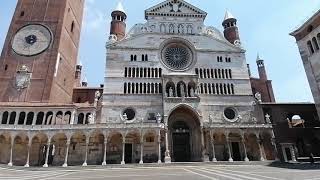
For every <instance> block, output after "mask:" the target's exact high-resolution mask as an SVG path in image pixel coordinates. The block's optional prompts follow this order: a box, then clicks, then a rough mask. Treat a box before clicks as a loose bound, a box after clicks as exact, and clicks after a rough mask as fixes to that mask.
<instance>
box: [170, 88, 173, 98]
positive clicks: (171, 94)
mask: <svg viewBox="0 0 320 180" xmlns="http://www.w3.org/2000/svg"><path fill="white" fill-rule="evenodd" d="M169 97H174V96H173V88H172V87H170V88H169Z"/></svg>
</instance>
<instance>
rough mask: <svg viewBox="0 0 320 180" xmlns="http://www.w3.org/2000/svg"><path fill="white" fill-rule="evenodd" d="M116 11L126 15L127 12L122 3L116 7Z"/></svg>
mask: <svg viewBox="0 0 320 180" xmlns="http://www.w3.org/2000/svg"><path fill="white" fill-rule="evenodd" d="M114 11H120V12H123V13H126V11H125V10H124V8H123V5H122V3H121V1H119V2H118V5H117V7H116V9H115V10H114Z"/></svg>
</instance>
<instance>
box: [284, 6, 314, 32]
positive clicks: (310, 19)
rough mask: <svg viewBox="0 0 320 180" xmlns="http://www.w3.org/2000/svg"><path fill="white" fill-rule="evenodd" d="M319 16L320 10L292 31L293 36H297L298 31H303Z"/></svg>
mask: <svg viewBox="0 0 320 180" xmlns="http://www.w3.org/2000/svg"><path fill="white" fill-rule="evenodd" d="M318 16H320V10H318V11H317V12H316V13H315V14H313V15H312V16H311V17H310V18H308V19H307V20H306V21H305V22H304V23H303V24H302V25H301V26H299V27H298V28H297V29H296V30H294V31H293V32H291V33H290V35H291V36H296V35H297V34H298V33H300V32H301V31H303V30H304V29H305V28H306V27H307V26H308V25H310V24H311V23H312V22H313V21H314V20H315V19H316V18H317V17H318Z"/></svg>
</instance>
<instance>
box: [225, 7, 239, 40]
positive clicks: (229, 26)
mask: <svg viewBox="0 0 320 180" xmlns="http://www.w3.org/2000/svg"><path fill="white" fill-rule="evenodd" d="M222 26H223V28H224V31H223V32H224V37H225V38H226V39H227V40H228V41H229V42H230V43H231V44H234V45H240V44H241V42H240V35H239V30H238V26H237V19H236V18H235V17H234V16H233V15H232V14H231V13H230V12H229V11H226V14H225V17H224V20H223V22H222Z"/></svg>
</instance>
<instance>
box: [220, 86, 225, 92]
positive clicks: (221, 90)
mask: <svg viewBox="0 0 320 180" xmlns="http://www.w3.org/2000/svg"><path fill="white" fill-rule="evenodd" d="M220 93H221V94H224V93H223V86H222V84H220Z"/></svg>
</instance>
